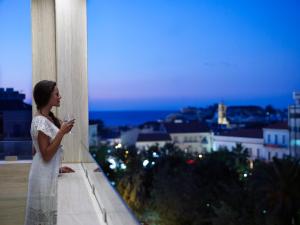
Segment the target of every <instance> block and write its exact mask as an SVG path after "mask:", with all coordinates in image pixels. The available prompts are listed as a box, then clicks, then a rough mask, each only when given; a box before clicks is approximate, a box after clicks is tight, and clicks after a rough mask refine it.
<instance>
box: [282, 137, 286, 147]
mask: <svg viewBox="0 0 300 225" xmlns="http://www.w3.org/2000/svg"><path fill="white" fill-rule="evenodd" d="M282 144H283V145H285V144H286V143H285V135H282Z"/></svg>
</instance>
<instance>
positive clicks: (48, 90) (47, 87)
mask: <svg viewBox="0 0 300 225" xmlns="http://www.w3.org/2000/svg"><path fill="white" fill-rule="evenodd" d="M55 86H56V82H54V81H51V80H42V81H40V82H38V83H37V84H36V85H35V86H34V89H33V98H34V101H35V104H36V107H37V110H40V109H41V108H43V107H44V106H46V105H47V104H48V102H49V100H50V98H51V94H52V92H53V90H54V88H55ZM49 116H50V117H51V118H52V120H53V122H54V124H55V126H57V127H58V128H60V122H59V120H58V119H57V118H56V117H55V116H54V114H53V112H51V111H50V112H49Z"/></svg>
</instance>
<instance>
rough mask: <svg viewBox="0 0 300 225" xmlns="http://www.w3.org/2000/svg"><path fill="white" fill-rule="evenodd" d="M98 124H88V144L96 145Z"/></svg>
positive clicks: (97, 142) (97, 141)
mask: <svg viewBox="0 0 300 225" xmlns="http://www.w3.org/2000/svg"><path fill="white" fill-rule="evenodd" d="M98 144H99V139H98V124H96V123H95V124H89V145H90V146H91V147H93V146H98Z"/></svg>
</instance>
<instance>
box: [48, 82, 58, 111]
mask: <svg viewBox="0 0 300 225" xmlns="http://www.w3.org/2000/svg"><path fill="white" fill-rule="evenodd" d="M60 99H61V96H60V94H59V91H58V88H57V87H56V86H55V87H54V90H53V91H52V94H51V98H50V101H49V104H50V105H51V106H57V107H59V106H60Z"/></svg>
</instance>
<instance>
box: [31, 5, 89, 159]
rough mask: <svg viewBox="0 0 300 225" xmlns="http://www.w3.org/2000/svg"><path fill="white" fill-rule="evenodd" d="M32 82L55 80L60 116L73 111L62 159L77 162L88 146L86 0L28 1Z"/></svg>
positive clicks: (57, 112) (64, 142) (57, 113)
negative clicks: (58, 92)
mask: <svg viewBox="0 0 300 225" xmlns="http://www.w3.org/2000/svg"><path fill="white" fill-rule="evenodd" d="M31 11H32V49H33V55H32V56H33V66H32V68H33V79H32V82H33V85H35V84H36V83H37V82H38V81H39V80H42V79H50V80H54V81H56V82H57V85H58V88H59V90H60V93H61V95H62V100H61V106H60V107H59V108H58V109H57V111H54V112H55V113H56V115H57V116H58V117H59V118H61V119H63V117H64V115H65V114H66V113H70V114H73V115H74V116H75V118H76V125H75V127H74V128H73V131H72V134H69V135H67V136H66V137H65V138H64V141H63V145H64V151H65V153H64V162H81V160H82V155H84V154H82V151H84V150H85V148H86V147H88V90H87V25H86V24H87V20H86V0H32V2H31Z"/></svg>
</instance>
